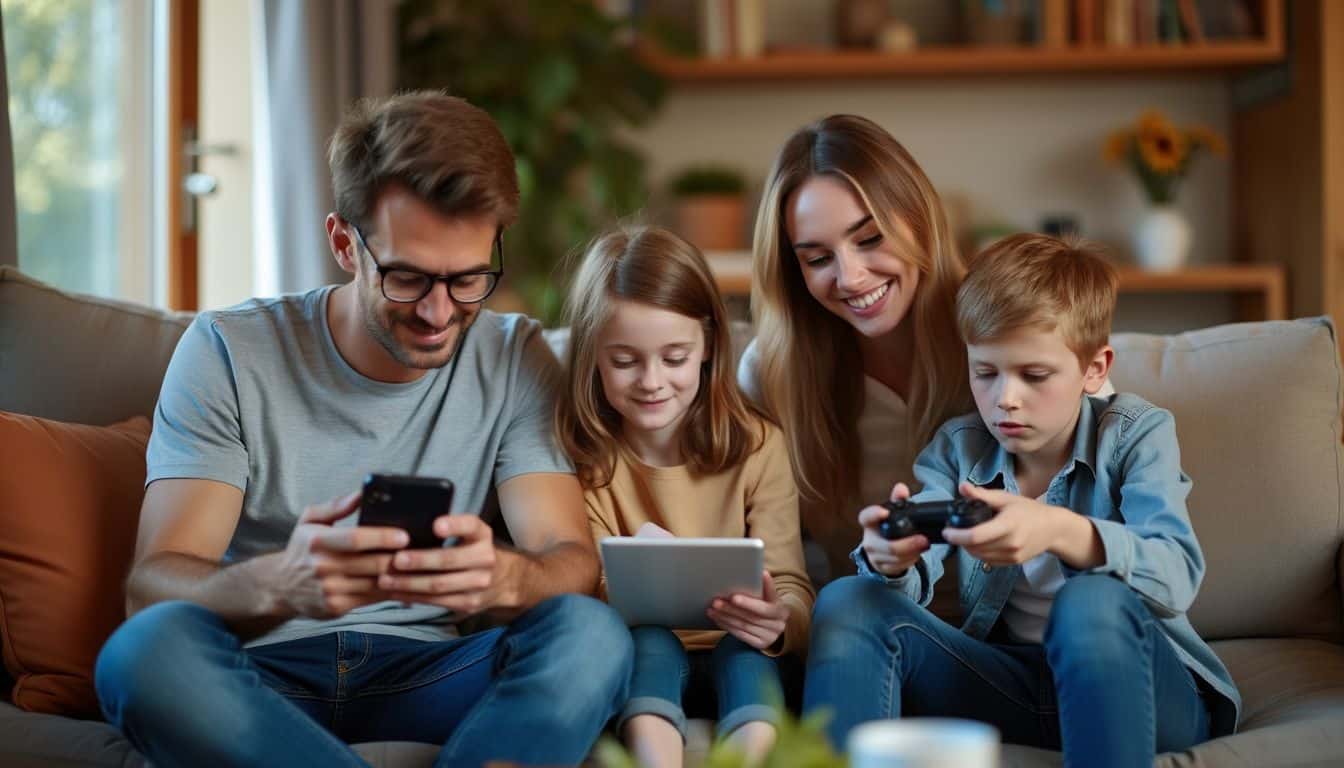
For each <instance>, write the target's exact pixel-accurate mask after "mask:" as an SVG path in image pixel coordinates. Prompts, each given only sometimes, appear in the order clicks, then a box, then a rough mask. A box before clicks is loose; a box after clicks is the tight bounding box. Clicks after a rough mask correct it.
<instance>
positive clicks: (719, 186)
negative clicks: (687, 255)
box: [671, 165, 747, 251]
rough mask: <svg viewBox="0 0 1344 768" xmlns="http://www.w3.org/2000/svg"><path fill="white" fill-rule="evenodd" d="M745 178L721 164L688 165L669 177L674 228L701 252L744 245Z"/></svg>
mask: <svg viewBox="0 0 1344 768" xmlns="http://www.w3.org/2000/svg"><path fill="white" fill-rule="evenodd" d="M746 186H747V185H746V181H745V180H744V179H743V177H742V174H741V173H739V172H737V171H735V170H733V169H732V168H727V167H724V166H708V165H707V166H699V167H694V168H688V169H686V170H684V171H682V172H681V173H679V174H677V175H676V177H674V178H673V179H672V182H671V191H672V196H673V198H675V200H676V224H675V227H676V231H677V232H678V234H680V235H681V236H682V237H684V238H686V239H687V240H689V241H690V242H691V243H692V244H693V245H695V246H696V247H697V248H699V249H700V250H701V251H731V250H736V249H739V248H743V247H744V246H745V244H746V225H747V204H746V199H745V197H744V193H745V191H746Z"/></svg>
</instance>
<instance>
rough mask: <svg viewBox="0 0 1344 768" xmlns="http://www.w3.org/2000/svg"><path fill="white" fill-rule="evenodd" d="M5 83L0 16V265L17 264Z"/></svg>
mask: <svg viewBox="0 0 1344 768" xmlns="http://www.w3.org/2000/svg"><path fill="white" fill-rule="evenodd" d="M6 82H7V81H6V80H5V19H4V16H3V15H0V265H5V264H8V265H10V266H13V267H17V266H18V265H19V242H18V221H17V219H16V218H15V210H16V209H15V206H14V148H13V144H12V142H11V140H10V135H9V88H8V86H7V85H6Z"/></svg>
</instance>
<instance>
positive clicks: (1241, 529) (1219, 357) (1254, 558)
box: [1111, 318, 1344, 641]
mask: <svg viewBox="0 0 1344 768" xmlns="http://www.w3.org/2000/svg"><path fill="white" fill-rule="evenodd" d="M1113 344H1114V346H1115V349H1116V357H1115V367H1114V369H1112V373H1111V380H1112V381H1113V382H1114V383H1115V387H1116V389H1117V390H1119V391H1121V392H1135V393H1138V394H1140V395H1142V396H1144V397H1146V398H1148V399H1149V400H1151V401H1153V402H1154V403H1157V404H1158V405H1161V406H1162V407H1164V408H1167V409H1169V410H1170V411H1171V412H1172V413H1173V414H1175V416H1176V433H1177V435H1178V437H1179V438H1180V441H1181V464H1182V465H1183V467H1184V468H1185V471H1186V472H1187V473H1188V474H1189V475H1190V477H1191V478H1192V479H1193V480H1194V488H1193V489H1192V491H1191V493H1190V517H1191V519H1192V520H1193V522H1194V526H1195V533H1196V534H1198V535H1199V541H1200V544H1201V545H1202V546H1203V548H1204V556H1205V559H1206V561H1207V563H1208V571H1207V573H1206V574H1205V577H1204V584H1203V586H1202V588H1201V589H1200V592H1199V597H1198V599H1196V601H1195V604H1194V606H1193V607H1192V608H1191V610H1190V620H1191V621H1192V622H1194V625H1195V628H1196V629H1198V630H1199V632H1200V634H1201V635H1203V636H1204V638H1205V639H1209V640H1215V639H1230V638H1240V637H1301V638H1319V639H1328V640H1334V641H1338V640H1340V639H1341V638H1344V622H1342V621H1341V615H1340V590H1339V581H1338V578H1339V577H1338V574H1337V573H1336V566H1335V562H1336V555H1337V553H1338V552H1339V549H1340V541H1341V538H1342V534H1341V525H1342V524H1344V497H1342V493H1341V487H1340V483H1341V478H1342V477H1344V460H1342V459H1341V450H1340V449H1341V444H1340V391H1341V381H1340V367H1339V349H1338V347H1337V346H1336V341H1335V334H1334V327H1333V326H1332V325H1331V324H1330V322H1329V320H1328V319H1326V318H1315V319H1307V320H1294V321H1284V322H1268V323H1245V324H1239V325H1225V326H1219V327H1216V328H1208V329H1205V330H1200V331H1192V332H1190V333H1182V334H1179V335H1176V336H1148V335H1142V334H1117V335H1116V336H1115V338H1114V339H1113Z"/></svg>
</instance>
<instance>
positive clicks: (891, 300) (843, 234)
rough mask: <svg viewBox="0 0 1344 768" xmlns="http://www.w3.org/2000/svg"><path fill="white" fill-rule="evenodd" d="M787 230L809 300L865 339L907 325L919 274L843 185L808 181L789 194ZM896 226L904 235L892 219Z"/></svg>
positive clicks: (832, 179)
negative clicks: (905, 320) (849, 326)
mask: <svg viewBox="0 0 1344 768" xmlns="http://www.w3.org/2000/svg"><path fill="white" fill-rule="evenodd" d="M784 215H785V220H784V227H785V231H786V232H787V234H788V237H789V242H790V243H791V244H792V246H793V251H794V254H795V255H796V256H797V258H798V267H799V269H800V270H801V271H802V275H803V282H804V283H805V284H806V285H807V291H808V293H810V294H812V297H813V298H814V299H816V300H817V301H818V302H820V303H821V305H822V306H823V307H825V308H826V309H827V310H828V311H830V312H831V313H832V314H834V315H835V316H836V317H839V318H841V319H842V320H844V321H845V322H847V323H849V324H850V325H851V326H853V327H854V330H856V331H858V332H859V333H860V334H862V335H864V336H866V337H868V338H879V337H882V336H885V335H887V334H888V333H891V332H892V331H893V330H895V329H896V327H897V326H898V325H900V324H901V321H902V320H904V319H905V316H906V313H907V312H909V310H910V305H911V304H912V303H913V302H914V298H915V290H916V289H917V288H918V287H919V270H918V269H916V268H915V266H914V265H913V264H911V263H910V262H909V261H907V260H906V259H904V258H902V257H901V256H900V253H899V250H898V246H897V244H896V243H892V242H890V240H889V238H887V237H885V236H884V235H883V234H882V231H881V230H880V229H878V226H877V222H876V221H874V220H873V216H872V214H871V213H870V212H869V211H868V209H867V208H866V207H865V206H864V205H863V201H862V200H861V199H860V198H859V196H858V195H857V194H856V193H855V191H854V190H853V188H851V187H850V186H849V185H848V184H847V183H846V182H845V181H844V180H843V179H840V178H836V177H834V176H813V177H812V178H810V179H808V180H807V181H805V182H803V184H802V186H800V187H799V188H798V190H797V191H796V192H794V193H793V195H792V196H791V198H790V199H789V201H788V204H787V206H786V208H785V214H784ZM896 223H897V225H898V226H900V227H903V228H905V229H906V234H907V235H908V234H909V228H908V226H907V225H906V224H905V222H903V221H901V220H900V219H896Z"/></svg>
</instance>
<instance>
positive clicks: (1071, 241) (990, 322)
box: [957, 234, 1120, 366]
mask: <svg viewBox="0 0 1344 768" xmlns="http://www.w3.org/2000/svg"><path fill="white" fill-rule="evenodd" d="M1119 283H1120V277H1119V275H1118V274H1117V273H1116V271H1115V267H1113V266H1111V264H1110V262H1108V261H1107V260H1106V259H1105V258H1104V257H1103V256H1102V255H1101V253H1100V251H1099V250H1098V249H1097V247H1096V246H1094V245H1092V244H1091V243H1088V242H1086V241H1084V240H1078V239H1076V238H1072V237H1070V238H1066V239H1062V240H1061V239H1060V238H1057V237H1050V236H1048V235H1035V234H1020V235H1012V236H1009V237H1005V238H1003V239H1002V240H998V241H996V242H995V243H993V244H992V245H990V246H989V247H987V248H985V249H984V250H983V251H981V252H980V253H979V254H977V255H976V256H975V258H974V259H972V261H971V264H970V268H969V271H968V272H967V274H966V280H965V281H964V282H962V284H961V288H960V289H959V290H958V291H957V328H958V330H959V331H960V332H961V338H962V339H963V340H964V341H965V342H966V343H967V344H982V343H985V342H991V341H994V340H995V339H1000V338H1003V337H1004V336H1007V335H1008V334H1011V333H1013V332H1014V331H1019V330H1039V331H1047V332H1048V331H1052V330H1055V329H1059V332H1060V335H1062V336H1063V337H1064V343H1065V344H1067V345H1068V347H1069V349H1071V350H1072V351H1073V353H1074V354H1075V355H1077V356H1078V362H1079V364H1081V365H1084V366H1085V365H1086V364H1087V361H1088V360H1090V359H1091V358H1092V356H1093V355H1095V354H1096V353H1097V350H1099V349H1101V348H1102V347H1104V346H1106V344H1107V343H1108V341H1109V340H1110V335H1111V319H1112V317H1113V316H1114V315H1115V297H1116V291H1117V289H1118V287H1119Z"/></svg>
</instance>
